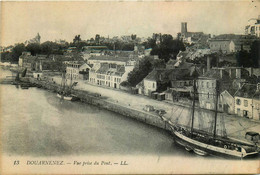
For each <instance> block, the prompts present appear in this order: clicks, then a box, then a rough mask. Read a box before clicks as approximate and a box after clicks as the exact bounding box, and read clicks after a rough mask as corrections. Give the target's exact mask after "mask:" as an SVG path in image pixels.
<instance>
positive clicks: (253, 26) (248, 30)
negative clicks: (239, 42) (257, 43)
mask: <svg viewBox="0 0 260 175" xmlns="http://www.w3.org/2000/svg"><path fill="white" fill-rule="evenodd" d="M245 34H246V35H255V36H257V37H260V15H259V16H258V19H255V18H253V19H249V20H248V25H247V26H246V27H245Z"/></svg>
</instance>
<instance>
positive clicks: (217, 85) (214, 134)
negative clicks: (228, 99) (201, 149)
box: [213, 80, 219, 139]
mask: <svg viewBox="0 0 260 175" xmlns="http://www.w3.org/2000/svg"><path fill="white" fill-rule="evenodd" d="M218 94H219V84H218V80H216V104H215V123H214V133H213V138H214V139H215V138H216V132H217V116H218Z"/></svg>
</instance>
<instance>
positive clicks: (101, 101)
mask: <svg viewBox="0 0 260 175" xmlns="http://www.w3.org/2000/svg"><path fill="white" fill-rule="evenodd" d="M28 81H30V83H33V84H36V85H38V86H39V87H41V88H43V89H48V90H51V91H53V92H57V90H58V88H59V85H58V84H55V83H51V82H46V81H39V80H36V79H34V78H29V79H28ZM72 94H73V95H74V96H75V97H77V98H79V99H80V101H82V102H84V103H88V104H91V105H95V106H98V107H101V108H104V109H106V110H109V111H113V112H116V113H118V114H121V115H124V116H126V117H131V118H133V119H136V120H138V121H141V122H144V123H147V124H149V125H153V126H156V127H159V128H162V129H165V130H170V127H169V124H168V123H167V122H166V121H163V120H162V118H161V117H160V116H158V115H157V114H156V113H152V112H145V111H141V110H137V109H134V108H132V107H131V106H124V105H121V104H120V103H118V102H116V101H113V100H111V99H108V98H106V97H102V96H100V95H99V94H96V93H90V92H87V91H81V90H73V91H72Z"/></svg>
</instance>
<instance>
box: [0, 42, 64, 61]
mask: <svg viewBox="0 0 260 175" xmlns="http://www.w3.org/2000/svg"><path fill="white" fill-rule="evenodd" d="M68 47H69V44H68V43H67V44H65V45H61V44H57V43H55V42H52V41H46V42H44V43H42V44H39V43H30V44H28V45H27V46H25V45H24V44H23V43H20V44H17V45H15V46H14V48H13V49H12V51H11V52H3V53H1V61H2V62H6V61H8V62H13V63H15V62H18V60H19V57H20V56H21V55H22V53H23V52H31V54H32V55H36V54H43V55H50V54H56V55H62V54H63V53H64V50H66V49H67V48H68Z"/></svg>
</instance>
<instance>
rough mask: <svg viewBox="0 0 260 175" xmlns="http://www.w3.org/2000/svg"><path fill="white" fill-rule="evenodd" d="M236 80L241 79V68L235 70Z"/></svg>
mask: <svg viewBox="0 0 260 175" xmlns="http://www.w3.org/2000/svg"><path fill="white" fill-rule="evenodd" d="M236 78H237V79H240V78H241V68H236Z"/></svg>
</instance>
